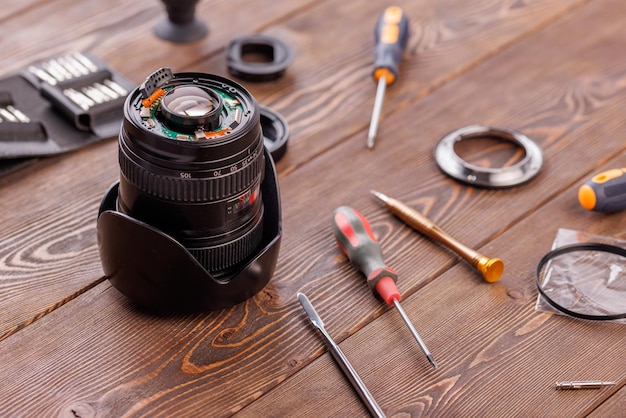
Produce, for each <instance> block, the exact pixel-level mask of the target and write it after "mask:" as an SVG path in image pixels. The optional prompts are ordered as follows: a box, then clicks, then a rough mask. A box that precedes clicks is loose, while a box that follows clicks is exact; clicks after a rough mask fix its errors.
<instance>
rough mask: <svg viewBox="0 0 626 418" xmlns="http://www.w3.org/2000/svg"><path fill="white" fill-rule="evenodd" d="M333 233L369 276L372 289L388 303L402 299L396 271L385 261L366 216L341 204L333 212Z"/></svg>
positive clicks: (349, 256) (349, 255) (346, 251)
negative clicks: (397, 285) (397, 284)
mask: <svg viewBox="0 0 626 418" xmlns="http://www.w3.org/2000/svg"><path fill="white" fill-rule="evenodd" d="M332 226H333V233H334V234H335V239H336V240H337V245H338V246H339V248H341V250H342V251H343V252H344V253H345V254H346V255H347V256H348V258H349V259H350V261H351V262H352V263H353V264H354V265H355V266H356V267H357V268H358V269H359V270H360V271H361V272H362V273H363V274H364V275H365V277H367V284H368V285H369V287H370V289H371V290H372V292H373V293H374V294H375V295H377V296H379V297H380V298H382V299H383V300H384V301H385V303H387V304H388V305H392V306H393V305H394V303H393V301H394V300H397V301H400V292H399V291H398V288H397V287H396V282H397V280H398V275H397V273H396V272H395V271H394V270H393V269H391V268H389V267H387V266H386V265H385V262H384V261H383V254H382V250H381V249H380V245H378V241H377V240H376V238H375V237H374V234H373V233H372V228H371V226H370V224H369V222H368V221H367V219H365V217H364V216H363V215H362V214H361V213H360V212H359V211H357V210H356V209H353V208H351V207H349V206H340V207H338V208H337V209H335V211H334V212H333V218H332Z"/></svg>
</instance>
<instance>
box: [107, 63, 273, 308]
mask: <svg viewBox="0 0 626 418" xmlns="http://www.w3.org/2000/svg"><path fill="white" fill-rule="evenodd" d="M119 163H120V174H121V176H120V181H119V183H116V184H114V185H113V186H112V187H111V188H110V189H109V191H108V192H107V193H106V195H105V196H104V198H103V200H102V204H101V205H100V210H99V214H98V225H97V232H98V246H99V250H100V258H101V260H102V267H103V271H104V273H105V275H106V277H107V278H108V279H109V281H110V282H111V284H112V285H113V286H115V287H116V288H117V289H118V290H119V291H121V292H122V293H123V294H125V295H126V296H127V297H129V298H130V299H132V300H133V301H135V302H136V303H138V304H139V305H141V306H143V307H147V308H150V309H156V310H170V311H171V310H176V311H181V310H184V311H188V310H207V309H209V310H213V309H221V308H225V307H230V306H233V305H235V304H237V303H240V302H242V301H244V300H246V299H248V298H250V297H252V296H254V295H255V294H256V293H257V292H259V291H260V290H261V289H262V288H263V287H264V286H265V285H266V284H267V282H268V281H269V280H270V278H271V277H272V275H273V273H274V268H275V266H276V260H277V258H278V250H279V246H280V239H281V233H282V231H281V215H280V197H279V192H278V179H277V176H276V169H275V166H274V164H273V161H272V158H271V157H270V154H269V152H268V151H267V150H266V148H265V147H264V138H263V134H262V129H261V122H260V111H259V106H258V104H257V102H256V100H255V99H254V97H252V95H251V94H250V93H249V92H248V91H247V90H246V89H244V88H243V87H242V86H241V85H239V84H237V83H235V82H233V81H231V80H229V79H226V78H223V77H219V76H216V75H211V74H202V73H177V74H173V73H172V71H171V70H170V69H169V68H162V69H160V70H158V71H156V72H155V73H153V74H152V75H151V76H150V77H148V78H147V79H146V81H145V82H144V83H143V84H142V85H141V86H140V87H138V88H137V89H135V90H133V91H132V92H131V93H130V94H129V95H128V97H127V99H126V103H125V105H124V120H123V123H122V129H121V131H120V135H119Z"/></svg>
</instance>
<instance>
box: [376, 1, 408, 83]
mask: <svg viewBox="0 0 626 418" xmlns="http://www.w3.org/2000/svg"><path fill="white" fill-rule="evenodd" d="M408 39H409V20H408V19H407V17H406V14H405V13H404V11H403V10H402V9H401V8H399V7H397V6H391V7H388V8H386V9H385V11H384V12H383V13H382V14H381V15H380V18H379V19H378V23H377V24H376V29H375V31H374V41H375V45H376V49H375V52H374V54H375V55H374V56H375V60H374V79H375V80H376V81H378V79H379V78H380V77H381V76H383V75H384V76H385V77H386V81H387V85H389V84H392V83H394V82H395V81H396V79H397V78H398V75H399V73H400V71H399V66H400V61H401V59H402V54H403V53H404V50H405V49H406V45H407V42H408Z"/></svg>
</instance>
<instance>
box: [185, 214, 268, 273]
mask: <svg viewBox="0 0 626 418" xmlns="http://www.w3.org/2000/svg"><path fill="white" fill-rule="evenodd" d="M262 237H263V206H261V210H260V215H259V216H258V217H257V218H256V219H255V224H254V225H253V226H252V229H250V231H248V232H247V233H246V234H244V235H242V236H241V237H239V238H237V239H235V240H232V241H229V242H227V243H225V244H222V245H216V246H213V247H205V248H193V247H187V248H188V250H189V252H190V253H191V254H192V255H193V256H194V258H195V259H196V260H198V262H199V263H200V264H202V266H203V267H204V268H206V269H207V270H208V271H210V272H213V273H217V272H221V271H225V270H228V269H229V268H231V267H233V266H234V265H236V264H237V263H239V262H241V261H242V258H246V257H248V256H249V255H250V254H252V253H253V251H254V249H255V248H256V247H257V246H258V245H259V243H260V242H261V238H262Z"/></svg>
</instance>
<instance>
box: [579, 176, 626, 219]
mask: <svg viewBox="0 0 626 418" xmlns="http://www.w3.org/2000/svg"><path fill="white" fill-rule="evenodd" d="M578 201H579V202H580V205H581V206H582V207H583V208H585V209H587V210H593V211H597V212H617V211H619V210H622V209H626V168H613V169H611V170H607V171H603V172H602V173H600V174H596V175H595V176H593V177H592V178H591V180H589V181H588V182H587V183H585V184H583V185H582V186H580V188H579V189H578Z"/></svg>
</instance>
